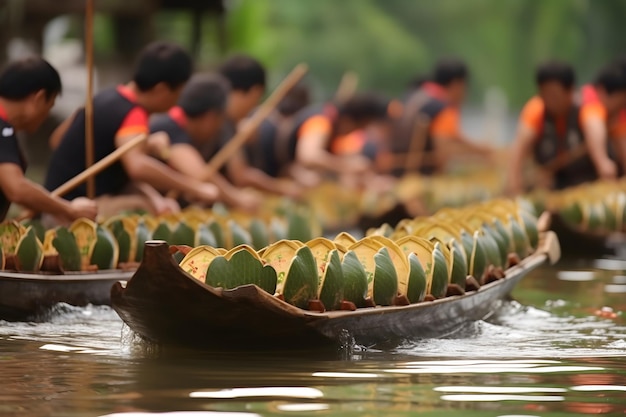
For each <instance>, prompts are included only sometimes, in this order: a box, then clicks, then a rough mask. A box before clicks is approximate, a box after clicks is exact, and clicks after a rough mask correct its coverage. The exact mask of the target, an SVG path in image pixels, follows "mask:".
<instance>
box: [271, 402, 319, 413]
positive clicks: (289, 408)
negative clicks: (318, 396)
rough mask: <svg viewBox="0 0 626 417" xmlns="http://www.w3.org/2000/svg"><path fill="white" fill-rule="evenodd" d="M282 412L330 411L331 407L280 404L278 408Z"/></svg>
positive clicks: (306, 404) (309, 404) (308, 404)
mask: <svg viewBox="0 0 626 417" xmlns="http://www.w3.org/2000/svg"><path fill="white" fill-rule="evenodd" d="M276 408H278V409H279V410H281V411H298V412H302V411H323V410H328V409H329V408H330V406H329V405H328V404H311V403H303V404H279V405H278V406H276Z"/></svg>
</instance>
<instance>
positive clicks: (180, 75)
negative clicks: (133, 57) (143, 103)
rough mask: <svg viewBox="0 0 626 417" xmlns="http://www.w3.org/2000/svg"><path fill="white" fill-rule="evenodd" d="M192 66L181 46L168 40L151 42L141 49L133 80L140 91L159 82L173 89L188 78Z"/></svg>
mask: <svg viewBox="0 0 626 417" xmlns="http://www.w3.org/2000/svg"><path fill="white" fill-rule="evenodd" d="M192 67H193V64H192V60H191V56H190V55H189V53H187V51H185V50H184V49H183V48H182V47H180V46H178V45H176V44H174V43H170V42H162V41H159V42H153V43H151V44H149V45H148V46H146V47H145V48H143V50H142V51H141V53H140V55H139V58H138V60H137V64H136V65H135V74H134V75H133V81H134V82H135V84H137V87H138V88H139V90H141V91H147V90H150V89H151V88H153V87H154V86H155V85H157V84H159V83H165V84H166V85H167V86H169V87H170V88H171V89H172V90H175V89H176V88H178V87H180V86H181V85H183V84H185V83H186V82H187V80H189V77H191V72H192Z"/></svg>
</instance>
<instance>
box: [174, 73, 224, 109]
mask: <svg viewBox="0 0 626 417" xmlns="http://www.w3.org/2000/svg"><path fill="white" fill-rule="evenodd" d="M228 91H229V86H228V81H227V80H226V79H225V78H224V77H222V76H221V75H218V74H198V75H194V76H193V77H192V78H191V80H189V82H188V83H187V85H185V88H184V89H183V92H182V93H181V94H180V98H179V99H178V105H179V106H180V107H181V108H182V109H183V111H184V112H185V114H186V115H187V116H189V117H198V116H200V115H202V114H204V113H206V112H209V111H215V112H223V111H224V109H225V108H226V100H227V99H228Z"/></svg>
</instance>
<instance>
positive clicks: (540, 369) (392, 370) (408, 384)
mask: <svg viewBox="0 0 626 417" xmlns="http://www.w3.org/2000/svg"><path fill="white" fill-rule="evenodd" d="M612 261H613V260H612ZM600 265H601V266H603V267H608V266H611V267H612V268H613V269H610V270H609V269H608V268H605V269H604V270H597V271H593V273H592V274H591V275H590V274H589V271H588V270H587V269H586V268H588V267H589V265H585V264H579V265H566V266H558V267H557V268H548V269H544V270H542V271H538V272H536V273H533V274H532V275H530V276H529V277H528V278H527V279H525V280H524V281H522V283H521V285H519V287H518V288H517V289H516V290H515V292H514V294H513V298H514V299H516V300H517V301H508V302H505V303H503V304H502V306H501V308H500V309H499V310H498V311H497V312H496V313H495V314H494V315H492V316H491V317H489V318H487V320H486V321H482V322H478V323H475V324H472V325H470V326H467V328H466V329H465V330H464V331H463V332H461V333H459V334H456V335H453V336H451V337H449V338H446V339H430V340H406V341H403V342H402V343H400V345H397V343H396V344H394V345H389V346H385V345H379V346H373V347H360V348H358V349H357V350H356V351H354V352H345V351H341V352H338V351H335V350H330V351H304V352H296V353H294V352H273V353H272V352H251V353H246V354H242V353H236V352H199V351H193V350H184V349H172V348H168V349H162V348H157V347H155V346H151V345H147V344H143V343H137V340H136V338H134V337H133V336H132V334H130V333H129V332H128V330H127V329H125V328H124V327H123V326H122V323H121V321H120V320H119V319H118V318H117V316H116V315H115V313H114V312H113V311H112V310H111V309H109V308H101V307H100V308H94V307H88V308H85V309H75V308H72V307H69V306H59V308H58V311H57V314H56V315H53V316H52V317H51V318H50V319H51V320H50V321H49V322H47V323H0V367H1V369H2V383H1V384H2V385H1V386H2V389H1V390H0V415H12V416H13V415H15V416H35V415H55V416H83V415H88V416H107V417H112V416H115V417H144V416H166V417H196V416H203V417H204V416H206V417H239V416H242V417H255V416H282V415H303V416H304V415H306V416H310V415H320V416H378V415H385V416H406V415H414V414H417V413H424V414H426V415H431V416H439V415H441V416H449V415H463V416H469V417H473V416H481V417H485V416H486V417H505V416H506V417H513V416H524V417H531V416H542V417H551V416H554V417H561V416H565V415H574V414H577V415H584V414H601V413H604V414H610V413H613V415H624V411H625V410H626V406H625V405H624V404H626V320H625V318H624V313H623V312H624V311H626V299H625V298H624V296H623V293H620V292H612V291H611V287H610V286H611V285H618V286H619V285H624V284H625V283H626V282H625V279H624V277H625V276H626V275H624V272H621V270H620V269H616V268H617V267H618V266H619V267H620V268H621V267H623V266H626V264H625V263H623V262H622V263H615V262H612V263H604V264H600ZM559 268H560V269H562V270H563V271H566V273H565V277H566V278H567V277H568V274H569V277H570V279H568V280H564V279H562V277H563V274H561V275H558V272H559ZM577 271H578V272H582V274H578V275H577ZM616 271H619V272H616ZM572 272H574V274H573V275H572ZM590 276H591V280H589V279H587V278H589V277H590ZM571 277H577V278H575V279H571ZM581 277H583V278H585V279H582V278H581ZM607 288H608V289H607ZM199 331H200V330H199ZM181 410H186V411H184V412H183V411H181Z"/></svg>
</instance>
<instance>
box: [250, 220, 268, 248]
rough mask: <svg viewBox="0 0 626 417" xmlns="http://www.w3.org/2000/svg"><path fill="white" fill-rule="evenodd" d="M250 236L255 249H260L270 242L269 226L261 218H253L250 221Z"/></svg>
mask: <svg viewBox="0 0 626 417" xmlns="http://www.w3.org/2000/svg"><path fill="white" fill-rule="evenodd" d="M250 236H251V237H252V247H253V248H254V249H257V250H259V249H262V248H264V247H266V246H268V245H269V244H270V240H269V236H268V232H267V226H265V223H263V222H262V221H261V220H259V219H252V221H251V222H250Z"/></svg>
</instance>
